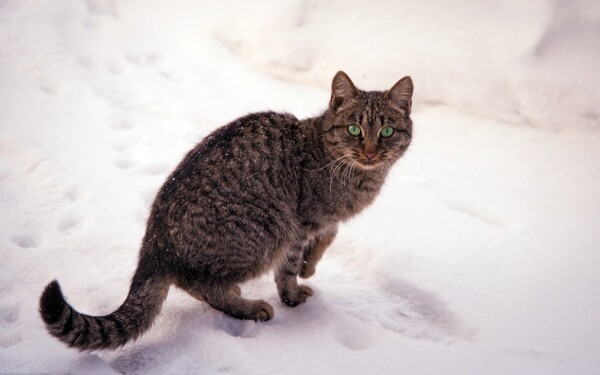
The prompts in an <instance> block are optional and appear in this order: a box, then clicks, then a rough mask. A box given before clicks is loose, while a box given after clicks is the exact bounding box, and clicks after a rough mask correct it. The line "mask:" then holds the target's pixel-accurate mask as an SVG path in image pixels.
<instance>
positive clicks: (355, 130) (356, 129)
mask: <svg viewBox="0 0 600 375" xmlns="http://www.w3.org/2000/svg"><path fill="white" fill-rule="evenodd" d="M348 133H350V135H351V136H353V137H358V135H359V134H360V133H361V130H360V126H358V125H354V124H353V125H350V126H348Z"/></svg>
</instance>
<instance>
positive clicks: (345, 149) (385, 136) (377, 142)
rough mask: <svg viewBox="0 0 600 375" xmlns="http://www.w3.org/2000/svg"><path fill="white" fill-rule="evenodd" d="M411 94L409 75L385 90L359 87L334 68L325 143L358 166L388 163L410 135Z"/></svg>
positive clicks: (372, 166) (401, 152)
mask: <svg viewBox="0 0 600 375" xmlns="http://www.w3.org/2000/svg"><path fill="white" fill-rule="evenodd" d="M412 94H413V83H412V80H411V78H410V77H404V78H402V79H401V80H399V81H398V82H397V83H396V84H395V85H393V86H392V88H391V89H389V90H387V91H362V90H358V89H357V88H356V87H355V86H354V84H353V83H352V81H351V80H350V77H348V75H347V74H346V73H344V72H341V71H340V72H338V73H337V74H336V75H335V77H333V82H332V83H331V100H330V103H329V110H328V111H327V115H326V116H325V124H324V135H323V140H324V143H325V147H326V148H327V150H328V151H329V152H330V153H331V154H332V156H333V157H334V158H336V159H338V158H344V159H345V161H346V163H353V164H354V165H356V166H358V167H360V168H362V169H375V168H379V167H382V166H385V165H390V164H392V163H393V162H395V161H396V160H397V159H398V158H400V157H401V156H402V155H403V154H404V152H405V151H406V149H407V148H408V145H409V144H410V141H411V138H412V121H411V119H410V110H411V104H412Z"/></svg>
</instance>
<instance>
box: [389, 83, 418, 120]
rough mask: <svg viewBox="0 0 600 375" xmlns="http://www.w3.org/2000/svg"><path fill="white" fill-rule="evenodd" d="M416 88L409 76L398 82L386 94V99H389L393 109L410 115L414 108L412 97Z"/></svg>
mask: <svg viewBox="0 0 600 375" xmlns="http://www.w3.org/2000/svg"><path fill="white" fill-rule="evenodd" d="M414 89H415V86H414V85H413V81H412V79H411V78H410V77H409V76H406V77H404V78H402V79H401V80H399V81H398V82H396V84H395V85H394V86H392V88H391V89H389V91H387V92H386V93H385V96H384V97H385V98H386V99H389V103H390V105H391V106H392V108H394V109H396V110H398V111H400V112H402V113H404V114H405V115H407V116H408V115H410V108H411V107H412V96H413V91H414Z"/></svg>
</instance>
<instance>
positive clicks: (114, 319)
mask: <svg viewBox="0 0 600 375" xmlns="http://www.w3.org/2000/svg"><path fill="white" fill-rule="evenodd" d="M140 268H141V267H138V271H136V274H135V275H134V277H133V281H132V283H131V288H130V290H129V295H128V296H127V298H126V299H125V302H123V304H122V305H121V306H120V307H119V308H118V309H117V311H115V312H113V313H112V314H109V315H105V316H100V317H96V316H90V315H85V314H81V313H79V312H77V311H76V310H75V309H74V308H73V307H71V306H70V305H69V304H68V303H67V302H66V301H65V298H64V296H63V294H62V292H61V290H60V286H59V285H58V282H57V281H56V280H54V281H52V282H51V283H50V284H48V286H46V289H44V292H43V293H42V296H41V297H40V315H41V316H42V319H43V320H44V322H45V323H46V329H47V330H48V332H50V334H51V335H52V336H54V337H56V338H58V339H59V340H60V341H62V342H64V343H65V344H67V345H68V346H70V347H73V348H77V349H78V350H80V351H91V350H97V349H116V348H118V347H121V346H123V345H125V344H126V343H127V342H128V341H130V340H133V339H135V338H137V337H139V336H140V335H141V334H142V333H144V332H145V331H146V330H147V329H148V328H150V326H151V325H152V322H153V321H154V319H155V318H156V316H157V315H158V313H159V312H160V308H161V306H162V303H163V302H164V300H165V298H166V297H167V293H168V291H169V285H170V283H169V282H168V281H167V280H165V278H157V277H152V276H150V277H145V275H143V274H142V273H141V272H139V271H140Z"/></svg>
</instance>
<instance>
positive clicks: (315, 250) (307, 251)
mask: <svg viewBox="0 0 600 375" xmlns="http://www.w3.org/2000/svg"><path fill="white" fill-rule="evenodd" d="M336 233H337V226H333V227H329V228H327V229H326V230H324V231H322V232H321V233H319V234H318V235H317V236H315V237H314V238H313V239H312V240H310V241H309V242H308V244H307V245H306V246H305V247H304V249H303V259H302V268H301V270H300V277H301V278H303V279H308V278H309V277H311V276H312V275H314V274H315V271H316V267H317V263H319V261H320V260H321V257H323V254H324V253H325V250H327V248H328V247H329V245H331V243H332V242H333V240H334V239H335V235H336Z"/></svg>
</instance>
